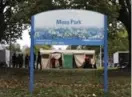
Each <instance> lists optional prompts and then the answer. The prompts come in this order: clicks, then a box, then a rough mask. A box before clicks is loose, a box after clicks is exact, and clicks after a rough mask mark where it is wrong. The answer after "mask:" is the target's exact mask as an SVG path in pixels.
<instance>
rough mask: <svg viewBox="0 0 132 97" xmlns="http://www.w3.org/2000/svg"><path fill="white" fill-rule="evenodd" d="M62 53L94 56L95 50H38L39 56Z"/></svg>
mask: <svg viewBox="0 0 132 97" xmlns="http://www.w3.org/2000/svg"><path fill="white" fill-rule="evenodd" d="M55 52H58V53H63V54H92V55H94V54H95V50H43V49H40V53H41V54H51V53H55Z"/></svg>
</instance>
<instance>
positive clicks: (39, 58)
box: [37, 52, 42, 70]
mask: <svg viewBox="0 0 132 97" xmlns="http://www.w3.org/2000/svg"><path fill="white" fill-rule="evenodd" d="M38 65H40V69H41V70H42V64H41V54H40V52H38V58H37V69H38Z"/></svg>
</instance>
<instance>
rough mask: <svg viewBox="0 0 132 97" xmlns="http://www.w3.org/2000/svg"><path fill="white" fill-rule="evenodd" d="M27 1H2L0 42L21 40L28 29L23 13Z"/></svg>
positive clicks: (0, 1)
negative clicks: (24, 31) (23, 32)
mask: <svg viewBox="0 0 132 97" xmlns="http://www.w3.org/2000/svg"><path fill="white" fill-rule="evenodd" d="M26 1H28V0H0V41H1V40H6V41H7V42H9V40H11V41H15V40H16V39H18V38H21V34H22V31H23V30H24V29H26V27H27V25H26V23H25V18H23V16H24V15H25V14H24V13H23V14H22V12H21V11H22V10H23V9H24V4H25V3H26ZM20 12H21V13H20Z"/></svg>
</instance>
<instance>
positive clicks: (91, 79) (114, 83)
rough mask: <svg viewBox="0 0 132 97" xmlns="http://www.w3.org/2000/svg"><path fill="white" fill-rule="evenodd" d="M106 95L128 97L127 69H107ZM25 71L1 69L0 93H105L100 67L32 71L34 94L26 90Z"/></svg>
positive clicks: (16, 96) (45, 96)
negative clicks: (96, 68) (107, 88)
mask: <svg viewBox="0 0 132 97" xmlns="http://www.w3.org/2000/svg"><path fill="white" fill-rule="evenodd" d="M108 73H109V91H108V96H107V97H131V86H130V81H131V79H130V72H127V71H119V70H116V69H111V70H109V72H108ZM28 81H29V77H28V71H27V70H22V69H7V70H0V97H95V96H94V94H95V95H96V97H104V90H103V71H102V70H83V69H78V70H72V69H71V70H45V71H35V89H34V93H33V95H30V93H29V91H28Z"/></svg>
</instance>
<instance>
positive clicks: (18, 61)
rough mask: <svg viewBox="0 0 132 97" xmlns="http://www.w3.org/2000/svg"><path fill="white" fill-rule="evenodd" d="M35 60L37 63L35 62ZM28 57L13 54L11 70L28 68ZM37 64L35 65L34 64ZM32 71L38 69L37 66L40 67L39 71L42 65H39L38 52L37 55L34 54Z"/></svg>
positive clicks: (39, 56)
mask: <svg viewBox="0 0 132 97" xmlns="http://www.w3.org/2000/svg"><path fill="white" fill-rule="evenodd" d="M36 59H37V62H36ZM29 63H30V56H29V55H28V54H26V55H25V56H24V55H23V54H18V55H17V54H16V53H14V54H13V56H12V67H13V68H29V67H30V65H29ZM36 63H37V64H36ZM33 65H34V69H38V66H39V65H40V69H42V64H41V55H40V52H38V54H37V58H36V54H35V53H34V64H33Z"/></svg>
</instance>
